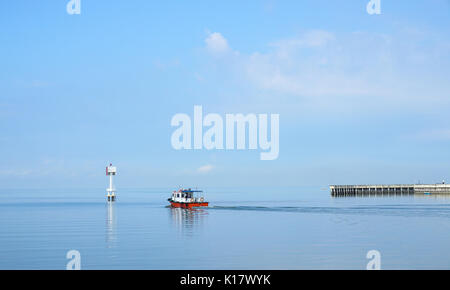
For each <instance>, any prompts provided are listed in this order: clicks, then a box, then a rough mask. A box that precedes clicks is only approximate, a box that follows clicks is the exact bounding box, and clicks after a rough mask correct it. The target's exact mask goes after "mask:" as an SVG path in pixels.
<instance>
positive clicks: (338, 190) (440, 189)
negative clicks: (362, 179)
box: [330, 184, 450, 197]
mask: <svg viewBox="0 0 450 290" xmlns="http://www.w3.org/2000/svg"><path fill="white" fill-rule="evenodd" d="M330 192H331V196H334V197H341V196H372V195H373V196H376V195H414V194H422V195H423V194H450V184H393V185H330Z"/></svg>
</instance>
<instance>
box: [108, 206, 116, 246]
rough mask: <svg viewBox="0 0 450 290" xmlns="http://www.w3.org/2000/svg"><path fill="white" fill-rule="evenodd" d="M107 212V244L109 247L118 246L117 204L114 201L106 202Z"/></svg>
mask: <svg viewBox="0 0 450 290" xmlns="http://www.w3.org/2000/svg"><path fill="white" fill-rule="evenodd" d="M106 213H107V214H106V246H107V247H108V248H114V247H115V246H116V241H117V233H116V216H115V204H114V203H113V202H108V203H107V204H106Z"/></svg>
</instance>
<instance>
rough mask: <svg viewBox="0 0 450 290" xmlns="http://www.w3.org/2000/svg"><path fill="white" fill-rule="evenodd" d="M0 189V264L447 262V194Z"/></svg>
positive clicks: (431, 265) (430, 265)
mask: <svg viewBox="0 0 450 290" xmlns="http://www.w3.org/2000/svg"><path fill="white" fill-rule="evenodd" d="M169 195H170V189H169V188H166V189H157V188H150V189H120V190H119V191H118V200H117V202H116V203H115V204H112V205H108V204H107V203H106V202H105V192H104V189H103V188H102V189H100V188H99V189H86V190H0V269H65V268H66V264H67V263H68V261H69V260H68V259H67V258H66V254H67V252H68V251H69V250H77V251H79V252H80V254H81V268H82V269H365V268H366V265H367V263H368V262H369V259H367V258H366V254H367V252H368V251H370V250H377V251H379V252H380V254H381V268H382V269H450V247H449V244H450V199H448V198H446V197H439V196H415V197H376V198H374V197H371V198H331V197H330V194H329V191H328V190H327V189H320V188H227V189H224V188H222V189H220V188H208V189H206V197H207V199H208V200H209V201H210V205H211V207H210V208H206V209H201V210H183V209H172V208H168V207H167V204H168V202H167V198H168V197H169Z"/></svg>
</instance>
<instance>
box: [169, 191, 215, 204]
mask: <svg viewBox="0 0 450 290" xmlns="http://www.w3.org/2000/svg"><path fill="white" fill-rule="evenodd" d="M202 193H203V191H201V190H192V189H190V188H189V189H179V190H175V191H173V192H172V197H170V198H168V199H167V200H168V201H169V202H170V205H171V206H172V207H181V208H193V207H202V206H208V204H209V203H208V202H206V201H205V198H204V197H203V195H202Z"/></svg>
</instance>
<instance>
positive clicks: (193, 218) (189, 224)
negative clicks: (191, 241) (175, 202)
mask: <svg viewBox="0 0 450 290" xmlns="http://www.w3.org/2000/svg"><path fill="white" fill-rule="evenodd" d="M169 210H170V216H171V220H172V224H173V225H174V227H175V228H176V229H177V230H178V231H179V232H180V233H181V234H184V235H188V236H192V235H194V234H195V233H196V231H197V230H198V229H199V228H201V227H202V225H203V223H204V221H205V219H206V217H207V216H208V212H207V211H206V210H204V209H184V208H173V207H170V208H169Z"/></svg>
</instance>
